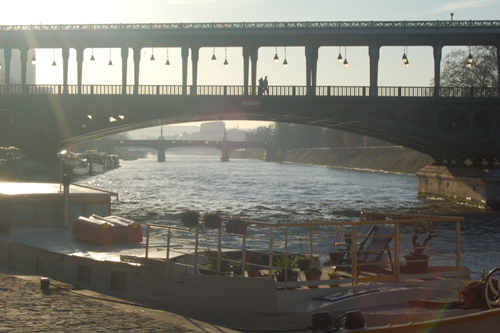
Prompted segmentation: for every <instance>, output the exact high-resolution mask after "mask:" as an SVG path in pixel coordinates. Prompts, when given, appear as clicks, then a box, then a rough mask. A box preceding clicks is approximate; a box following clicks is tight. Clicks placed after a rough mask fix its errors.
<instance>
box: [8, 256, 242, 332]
mask: <svg viewBox="0 0 500 333" xmlns="http://www.w3.org/2000/svg"><path fill="white" fill-rule="evenodd" d="M40 286H41V285H40V276H36V275H28V274H25V273H23V272H20V271H16V270H14V269H12V268H9V267H7V266H4V265H0V290H1V291H2V301H1V303H0V304H2V311H3V312H2V319H1V320H0V332H55V331H57V332H75V331H78V332H125V331H133V332H172V333H173V332H205V333H207V332H211V333H222V332H227V333H229V332H236V331H233V330H230V329H226V328H223V327H220V326H215V325H212V324H207V323H204V322H201V321H198V320H193V319H190V318H186V317H182V316H179V315H176V314H173V313H170V312H167V311H162V310H156V309H152V308H148V307H144V306H141V305H140V304H135V303H132V302H127V301H124V300H121V299H117V298H114V297H110V296H107V295H102V294H99V293H96V292H93V291H90V290H82V289H77V288H74V287H73V286H71V285H67V284H65V283H62V282H58V281H53V280H52V281H51V286H50V288H49V290H41V288H40Z"/></svg>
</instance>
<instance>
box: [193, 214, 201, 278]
mask: <svg viewBox="0 0 500 333" xmlns="http://www.w3.org/2000/svg"><path fill="white" fill-rule="evenodd" d="M195 228H196V229H195V231H196V236H195V243H194V272H193V274H197V273H198V236H199V234H200V233H199V229H200V228H199V227H198V224H197V225H196V227H195Z"/></svg>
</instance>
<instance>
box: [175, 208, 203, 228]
mask: <svg viewBox="0 0 500 333" xmlns="http://www.w3.org/2000/svg"><path fill="white" fill-rule="evenodd" d="M199 218H200V213H199V212H198V211H196V210H193V209H186V210H185V211H183V212H181V213H180V214H179V220H180V221H181V223H182V224H183V225H184V226H185V227H188V228H193V227H196V226H197V225H198V219H199Z"/></svg>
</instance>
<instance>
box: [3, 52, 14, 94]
mask: <svg viewBox="0 0 500 333" xmlns="http://www.w3.org/2000/svg"><path fill="white" fill-rule="evenodd" d="M3 56H4V58H5V85H6V86H7V92H9V93H10V87H9V86H10V59H11V58H12V49H3Z"/></svg>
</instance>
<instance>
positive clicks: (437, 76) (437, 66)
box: [433, 43, 443, 97]
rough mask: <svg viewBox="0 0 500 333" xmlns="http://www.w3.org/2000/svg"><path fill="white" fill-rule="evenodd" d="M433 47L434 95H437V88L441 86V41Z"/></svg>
mask: <svg viewBox="0 0 500 333" xmlns="http://www.w3.org/2000/svg"><path fill="white" fill-rule="evenodd" d="M433 48H434V97H439V88H440V87H441V53H442V49H443V45H441V43H439V44H436V45H434V46H433Z"/></svg>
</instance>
